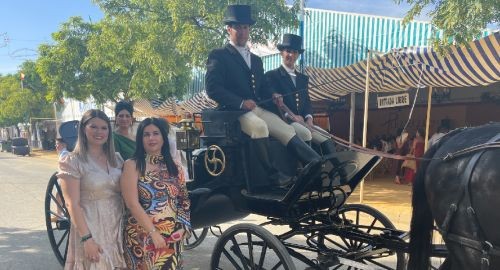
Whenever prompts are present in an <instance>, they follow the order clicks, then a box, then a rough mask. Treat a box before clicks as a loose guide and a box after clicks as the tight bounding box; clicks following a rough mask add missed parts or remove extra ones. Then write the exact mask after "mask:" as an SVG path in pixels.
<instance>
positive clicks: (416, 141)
mask: <svg viewBox="0 0 500 270" xmlns="http://www.w3.org/2000/svg"><path fill="white" fill-rule="evenodd" d="M423 134H424V133H423V131H422V129H417V131H416V132H415V138H413V140H412V141H411V147H410V153H409V154H410V155H411V156H413V157H415V158H421V157H422V156H423V155H424V146H425V142H424V137H423ZM411 163H413V164H414V165H412V166H409V167H406V168H404V180H405V182H406V183H407V184H412V183H413V180H415V175H416V173H417V170H418V167H419V165H420V161H419V160H418V159H416V160H412V161H411Z"/></svg>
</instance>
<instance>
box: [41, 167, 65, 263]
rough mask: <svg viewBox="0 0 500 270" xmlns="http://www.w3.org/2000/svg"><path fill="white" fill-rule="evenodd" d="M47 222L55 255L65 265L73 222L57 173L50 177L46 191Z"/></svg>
mask: <svg viewBox="0 0 500 270" xmlns="http://www.w3.org/2000/svg"><path fill="white" fill-rule="evenodd" d="M45 224H46V226H47V234H48V237H49V242H50V245H51V247H52V250H53V251H54V255H56V258H57V260H58V261H59V263H60V264H61V265H64V262H65V261H66V255H67V253H68V243H69V231H70V224H71V222H70V218H69V213H68V210H67V209H66V206H65V203H64V197H63V195H62V190H61V186H60V185H59V183H58V181H57V176H56V174H55V173H54V174H53V175H52V177H51V178H50V180H49V184H48V185H47V191H46V192H45Z"/></svg>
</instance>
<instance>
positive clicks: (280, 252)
mask: <svg viewBox="0 0 500 270" xmlns="http://www.w3.org/2000/svg"><path fill="white" fill-rule="evenodd" d="M210 266H211V267H210V269H217V270H226V269H238V270H240V269H245V270H248V269H262V270H266V269H276V270H278V269H286V270H295V269H296V268H295V266H294V264H293V261H292V258H291V257H290V254H289V253H288V251H287V250H286V248H285V246H284V245H283V244H282V243H281V242H280V241H279V240H278V238H276V236H274V235H273V234H271V233H270V232H269V231H267V230H266V229H264V228H261V227H260V226H258V225H255V224H248V223H242V224H236V225H234V226H231V227H230V228H228V229H227V230H225V231H224V232H223V233H222V235H221V236H220V238H219V239H218V240H217V243H216V244H215V248H214V251H213V253H212V259H211V261H210Z"/></svg>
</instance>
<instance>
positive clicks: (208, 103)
mask: <svg viewBox="0 0 500 270" xmlns="http://www.w3.org/2000/svg"><path fill="white" fill-rule="evenodd" d="M180 106H181V107H182V108H184V109H185V110H186V111H189V112H191V113H195V112H201V111H202V110H203V109H207V108H215V107H217V102H215V101H213V100H211V99H210V98H209V97H208V95H207V93H206V92H205V91H201V92H198V93H197V94H195V95H194V96H193V97H192V98H190V99H187V100H185V101H183V102H181V103H180Z"/></svg>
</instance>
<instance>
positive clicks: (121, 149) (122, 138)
mask: <svg viewBox="0 0 500 270" xmlns="http://www.w3.org/2000/svg"><path fill="white" fill-rule="evenodd" d="M133 123H134V107H133V106H132V104H130V103H129V102H127V101H123V100H122V101H119V102H118V103H116V106H115V126H116V130H115V131H114V132H113V137H114V138H113V140H114V143H115V150H116V152H118V153H120V155H121V156H122V158H123V159H124V160H127V159H129V158H131V157H132V155H133V154H134V152H135V138H134V135H133V134H132V125H133Z"/></svg>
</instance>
